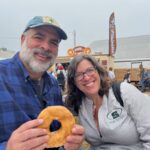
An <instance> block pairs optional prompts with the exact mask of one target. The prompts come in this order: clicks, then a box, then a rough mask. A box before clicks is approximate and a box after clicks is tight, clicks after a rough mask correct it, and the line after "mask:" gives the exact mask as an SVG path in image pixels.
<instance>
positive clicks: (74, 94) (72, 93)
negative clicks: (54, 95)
mask: <svg viewBox="0 0 150 150" xmlns="http://www.w3.org/2000/svg"><path fill="white" fill-rule="evenodd" d="M83 60H88V61H89V62H90V63H91V64H92V65H93V67H95V69H96V70H97V72H98V74H99V76H100V80H101V88H100V89H99V95H100V96H103V95H104V94H108V89H109V82H108V75H107V71H106V70H105V69H104V68H103V67H102V66H101V65H100V64H99V62H98V61H97V60H96V58H95V57H94V56H90V55H83V54H80V55H78V56H76V57H75V58H73V59H72V61H71V62H70V64H69V66H68V73H67V97H66V104H67V106H69V107H71V108H72V109H73V110H74V111H75V112H76V113H77V114H78V112H79V108H80V105H81V103H82V99H83V98H84V97H85V96H86V95H85V94H84V93H83V92H82V91H80V90H79V89H78V88H77V86H76V84H75V74H76V69H77V67H78V65H79V63H80V62H81V61H83Z"/></svg>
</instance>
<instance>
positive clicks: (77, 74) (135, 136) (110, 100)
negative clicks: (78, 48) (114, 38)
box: [66, 55, 150, 150]
mask: <svg viewBox="0 0 150 150" xmlns="http://www.w3.org/2000/svg"><path fill="white" fill-rule="evenodd" d="M113 84H114V83H113ZM67 89H68V91H67V97H66V105H68V107H70V108H71V109H73V110H74V111H75V112H76V114H77V115H78V117H79V122H80V124H81V125H83V126H84V127H85V139H86V141H87V142H88V143H89V144H90V145H91V150H123V149H124V150H125V149H126V150H148V149H150V119H149V116H150V97H149V96H148V95H146V94H143V93H142V92H141V91H139V90H138V89H137V88H136V87H135V86H133V85H132V84H129V83H126V82H121V84H120V91H119V92H120V96H121V98H122V102H123V105H121V103H119V101H118V98H116V97H115V94H114V93H113V89H112V87H111V85H110V82H109V80H108V74H107V72H106V70H105V69H104V68H103V67H102V66H101V65H100V64H99V63H98V61H97V60H96V59H95V58H94V57H92V56H90V55H78V56H76V57H74V58H73V59H72V61H71V62H70V65H69V67H68V78H67Z"/></svg>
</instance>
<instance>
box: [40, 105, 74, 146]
mask: <svg viewBox="0 0 150 150" xmlns="http://www.w3.org/2000/svg"><path fill="white" fill-rule="evenodd" d="M38 118H40V119H43V120H44V123H43V124H42V125H40V126H39V127H40V128H44V129H47V130H48V135H49V141H48V143H47V148H52V147H60V146H63V145H64V144H65V141H66V138H67V136H68V135H70V134H71V129H72V127H73V125H74V124H75V118H74V116H73V115H72V113H71V112H70V111H69V110H68V109H67V108H66V107H64V106H48V107H47V108H45V109H44V110H42V111H41V113H40V114H39V116H38ZM53 120H58V121H59V122H60V124H61V127H60V128H59V129H58V130H56V131H50V125H51V123H52V122H53Z"/></svg>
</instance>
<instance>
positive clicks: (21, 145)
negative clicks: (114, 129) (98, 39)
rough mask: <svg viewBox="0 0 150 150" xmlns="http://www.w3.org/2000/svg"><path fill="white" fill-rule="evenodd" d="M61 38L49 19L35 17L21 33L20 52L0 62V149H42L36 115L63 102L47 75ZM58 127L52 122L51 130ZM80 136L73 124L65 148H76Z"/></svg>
mask: <svg viewBox="0 0 150 150" xmlns="http://www.w3.org/2000/svg"><path fill="white" fill-rule="evenodd" d="M62 39H63V40H66V39H67V35H66V33H65V32H64V31H63V30H62V29H61V28H60V26H59V24H58V23H57V22H56V21H55V20H54V19H53V18H51V17H47V16H46V17H42V16H36V17H34V18H33V19H31V20H30V21H29V23H28V24H27V26H26V28H25V30H24V32H23V34H22V36H21V51H19V52H17V53H16V55H15V56H14V57H13V58H10V59H7V60H2V61H0V150H43V149H45V148H46V146H47V142H48V139H49V137H48V133H47V131H46V130H44V129H40V128H37V127H38V126H39V125H41V124H42V123H43V120H41V119H36V118H37V116H38V114H39V113H40V112H41V111H42V110H43V109H44V108H46V107H47V106H53V105H63V102H62V95H61V91H60V88H59V86H58V83H57V80H56V79H55V78H54V77H53V76H52V75H48V74H47V70H48V69H49V68H50V67H51V66H52V65H53V64H54V62H55V59H56V57H57V54H58V46H59V43H60V42H61V40H62ZM59 127H60V124H59V123H58V122H54V123H53V124H52V125H51V130H52V131H55V130H57V129H58V128H59ZM83 138H84V129H83V127H82V126H80V125H75V126H74V127H73V129H72V134H71V135H70V136H68V137H67V141H66V143H65V144H64V148H65V150H77V149H78V147H79V146H80V144H81V143H82V141H83ZM64 148H63V147H61V148H55V149H64ZM53 149H54V148H53Z"/></svg>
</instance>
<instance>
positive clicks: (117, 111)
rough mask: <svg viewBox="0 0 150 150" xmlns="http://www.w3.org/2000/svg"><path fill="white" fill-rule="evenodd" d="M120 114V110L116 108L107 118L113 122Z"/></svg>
mask: <svg viewBox="0 0 150 150" xmlns="http://www.w3.org/2000/svg"><path fill="white" fill-rule="evenodd" d="M121 113H122V109H121V108H116V109H114V110H112V111H111V112H110V113H108V114H107V118H108V119H110V120H114V119H116V118H119V117H120V116H121Z"/></svg>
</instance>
